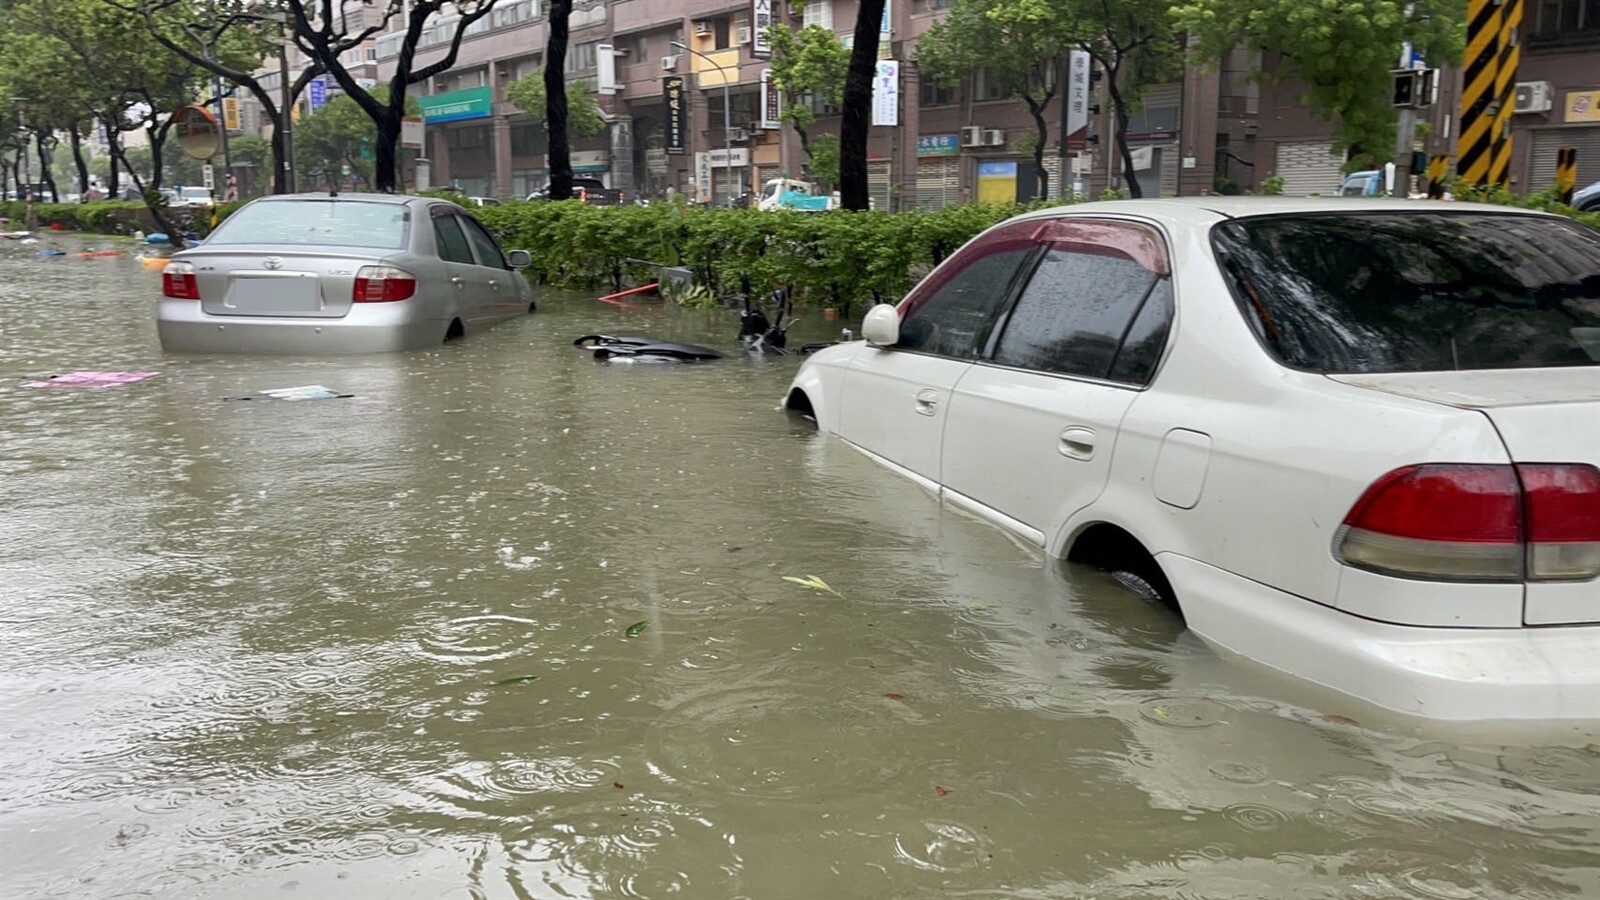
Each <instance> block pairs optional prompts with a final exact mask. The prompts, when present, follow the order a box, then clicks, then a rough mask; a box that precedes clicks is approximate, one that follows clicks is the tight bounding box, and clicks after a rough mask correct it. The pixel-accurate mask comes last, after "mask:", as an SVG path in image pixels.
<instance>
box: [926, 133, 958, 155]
mask: <svg viewBox="0 0 1600 900" xmlns="http://www.w3.org/2000/svg"><path fill="white" fill-rule="evenodd" d="M957 137H958V135H954V134H924V135H922V136H920V137H918V138H917V156H919V157H924V156H958V155H960V153H961V147H960V145H959V143H958V142H957Z"/></svg>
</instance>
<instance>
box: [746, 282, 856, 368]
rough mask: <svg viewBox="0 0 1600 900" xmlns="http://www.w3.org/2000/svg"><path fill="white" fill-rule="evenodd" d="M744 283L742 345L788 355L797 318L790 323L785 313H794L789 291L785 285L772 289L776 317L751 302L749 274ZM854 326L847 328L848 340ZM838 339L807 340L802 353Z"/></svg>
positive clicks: (846, 336) (843, 335)
mask: <svg viewBox="0 0 1600 900" xmlns="http://www.w3.org/2000/svg"><path fill="white" fill-rule="evenodd" d="M744 281H745V283H744V309H743V310H741V311H740V312H739V345H740V346H742V347H744V349H745V350H746V351H748V352H750V353H760V354H773V355H778V356H781V355H784V354H787V353H790V352H791V351H790V350H789V349H788V346H789V326H790V325H793V324H794V322H795V320H794V318H793V317H792V316H791V317H790V318H789V321H788V322H787V323H785V322H784V317H785V316H788V315H789V314H790V305H789V293H788V292H787V291H785V290H784V289H783V288H775V289H774V290H773V292H772V301H773V305H772V318H771V319H768V318H767V316H766V314H765V313H763V312H762V311H761V310H760V309H759V308H757V307H755V306H754V305H752V304H751V303H750V282H749V279H748V278H746V279H745V280H744ZM850 337H851V336H850V329H848V328H846V329H845V330H844V332H843V334H842V338H843V339H844V340H847V341H848V340H850ZM836 343H838V342H837V341H822V342H819V343H814V344H805V345H803V346H802V347H801V348H800V351H799V352H800V353H802V354H808V353H815V352H817V351H818V350H821V349H822V348H823V347H831V346H833V345H834V344H836Z"/></svg>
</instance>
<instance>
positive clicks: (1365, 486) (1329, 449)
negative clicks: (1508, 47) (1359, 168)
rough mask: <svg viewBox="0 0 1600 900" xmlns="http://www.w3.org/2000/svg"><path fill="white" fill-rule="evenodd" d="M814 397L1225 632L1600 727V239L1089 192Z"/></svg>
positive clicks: (1352, 207) (889, 461)
mask: <svg viewBox="0 0 1600 900" xmlns="http://www.w3.org/2000/svg"><path fill="white" fill-rule="evenodd" d="M862 333H863V336H864V337H865V339H866V340H865V341H857V342H854V343H850V344H844V345H841V346H837V347H832V348H829V349H826V350H823V351H821V352H819V353H817V354H815V355H813V356H811V357H810V358H809V359H808V360H807V361H806V363H805V365H804V366H802V368H801V369H800V371H799V373H798V374H797V376H796V377H795V380H794V383H793V385H792V386H791V387H790V390H789V393H788V396H787V398H786V405H787V406H788V407H789V408H791V409H796V410H799V411H801V412H803V413H806V414H808V415H810V416H812V417H814V418H815V420H816V422H817V425H818V427H819V428H820V429H821V430H823V431H824V432H827V433H831V434H836V435H838V436H839V437H841V438H843V439H844V440H845V441H848V442H849V443H850V444H852V445H854V446H856V447H857V448H859V449H860V450H862V451H864V452H865V453H867V454H868V455H869V456H871V457H872V458H874V459H876V460H878V461H879V462H881V463H883V464H884V465H885V466H887V467H889V468H890V469H892V470H894V471H896V472H898V473H900V474H902V475H904V476H906V477H908V478H910V479H912V480H914V481H916V482H917V483H919V484H921V485H923V486H924V487H926V488H927V489H928V490H930V491H932V492H934V493H935V494H936V495H937V496H939V497H941V498H942V499H943V500H944V501H945V502H947V503H949V504H950V505H951V506H954V507H957V508H960V509H963V510H966V511H968V512H971V513H973V514H976V515H978V516H980V517H982V518H984V519H986V520H988V521H990V522H992V523H994V524H995V525H998V526H1000V527H1002V528H1005V529H1007V530H1009V531H1011V532H1013V533H1015V534H1016V535H1018V536H1020V537H1021V538H1022V539H1024V540H1026V541H1028V542H1031V543H1033V544H1035V545H1038V546H1039V547H1041V548H1043V550H1044V551H1045V552H1047V553H1050V554H1052V555H1053V556H1057V557H1065V558H1067V559H1071V560H1077V561H1082V562H1085V563H1089V564H1093V565H1097V566H1100V567H1102V568H1105V569H1107V570H1109V571H1113V572H1116V573H1118V574H1119V576H1120V578H1121V580H1122V581H1123V582H1124V583H1125V584H1127V585H1129V586H1130V587H1132V588H1133V589H1134V590H1136V591H1137V592H1140V593H1144V594H1146V595H1147V596H1150V597H1154V598H1160V599H1162V600H1164V601H1166V602H1168V603H1170V604H1171V605H1173V606H1174V607H1176V608H1177V609H1178V611H1179V612H1180V613H1181V615H1182V616H1183V617H1184V619H1185V621H1186V622H1187V624H1188V626H1189V627H1190V628H1191V629H1192V630H1194V631H1195V632H1196V633H1197V634H1199V635H1200V636H1201V637H1203V638H1205V639H1206V640H1208V641H1210V642H1211V643H1212V644H1213V645H1216V646H1218V647H1221V648H1225V649H1227V650H1229V651H1233V652H1236V653H1238V654H1240V655H1243V656H1245V657H1249V658H1251V659H1254V660H1257V661H1259V662H1261V663H1265V664H1266V665H1269V666H1272V667H1275V668H1277V669H1280V670H1283V671H1285V672H1289V673H1291V674H1294V675H1297V676H1300V677H1302V678H1306V679H1310V680H1312V681H1315V682H1318V683H1320V684H1323V685H1326V686H1328V687H1331V688H1334V689H1336V690H1339V691H1343V692H1345V693H1348V694H1351V695H1354V696H1357V697H1361V698H1364V699H1366V700H1368V701H1371V702H1373V703H1376V704H1379V705H1382V706H1385V707H1388V708H1391V709H1396V710H1401V711H1405V712H1410V713H1415V714H1419V715H1423V716H1428V717H1433V718H1440V719H1502V718H1541V719H1544V718H1558V719H1560V718H1565V719H1600V580H1597V577H1600V469H1597V468H1596V463H1600V368H1597V365H1600V233H1596V232H1595V231H1593V230H1591V229H1588V228H1586V227H1584V226H1582V225H1578V224H1576V223H1574V222H1572V221H1570V220H1567V219H1564V218H1561V217H1557V216H1551V215H1544V214H1538V213H1530V212H1524V211H1520V210H1511V209H1507V208H1503V207H1493V206H1479V205H1470V204H1464V203H1427V202H1405V201H1395V200H1372V201H1367V200H1350V199H1342V200H1340V199H1328V200H1299V199H1295V200H1289V199H1278V198H1221V197H1213V198H1193V199H1190V200H1140V201H1132V202H1113V203H1093V204H1084V205H1079V206H1071V207H1063V208H1058V209H1052V210H1046V211H1041V212H1037V213H1032V214H1029V215H1026V216H1022V217H1019V218H1015V219H1011V220H1008V221H1006V222H1003V223H1001V224H999V225H996V226H995V227H993V228H991V229H989V230H988V231H986V232H985V233H983V234H982V235H980V236H978V237H977V238H974V239H973V240H972V241H971V242H969V243H968V244H967V245H966V246H964V247H963V248H962V249H961V250H960V251H959V252H957V253H956V254H955V255H953V256H952V257H951V258H949V259H947V260H946V261H945V262H944V263H943V264H942V265H940V266H939V267H938V268H937V269H935V270H934V271H933V272H932V273H931V274H929V276H928V277H927V278H926V279H924V280H923V281H922V283H921V284H919V285H918V286H917V287H916V288H915V289H914V290H913V291H912V292H911V293H910V294H909V295H908V296H907V297H906V298H905V300H903V301H902V302H901V303H900V304H899V306H898V308H896V307H893V306H888V305H882V306H878V307H875V308H874V309H873V310H871V311H870V312H869V313H868V315H867V318H866V321H865V322H864V323H863V328H862Z"/></svg>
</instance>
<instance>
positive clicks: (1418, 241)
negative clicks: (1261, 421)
mask: <svg viewBox="0 0 1600 900" xmlns="http://www.w3.org/2000/svg"><path fill="white" fill-rule="evenodd" d="M1211 241H1212V246H1213V247H1214V248H1215V249H1216V252H1217V258H1218V261H1219V262H1220V263H1221V264H1222V269H1223V273H1224V275H1225V276H1226V278H1227V279H1228V282H1229V286H1230V287H1231V288H1232V289H1233V295H1234V299H1235V300H1236V301H1237V302H1238V304H1239V309H1240V312H1241V313H1242V314H1243V315H1244V317H1245V319H1246V320H1247V321H1248V322H1249V323H1250V325H1251V327H1252V328H1253V329H1254V331H1255V333H1256V336H1257V337H1258V338H1259V339H1260V340H1261V342H1262V343H1263V344H1264V345H1265V346H1266V347H1267V349H1268V350H1269V351H1270V352H1271V353H1272V354H1273V355H1274V356H1276V357H1277V358H1278V359H1279V360H1280V361H1282V362H1283V363H1285V364H1286V365H1289V366H1293V367H1295V368H1298V369H1304V370H1308V371H1312V372H1322V373H1368V372H1444V371H1454V370H1458V369H1523V368H1541V367H1547V366H1594V365H1600V234H1597V233H1596V232H1594V231H1593V230H1591V229H1588V228H1586V227H1585V226H1582V225H1579V224H1577V223H1575V222H1571V221H1567V220H1563V219H1546V218H1542V217H1534V216H1522V215H1505V214H1491V213H1426V214H1420V213H1409V214H1407V213H1366V214H1359V213H1337V214H1329V215H1315V216H1313V215H1299V216H1270V217H1267V216H1263V217H1254V218H1244V219H1234V220H1232V221H1229V222H1226V223H1224V224H1222V225H1218V226H1217V227H1216V228H1214V229H1213V230H1212V237H1211Z"/></svg>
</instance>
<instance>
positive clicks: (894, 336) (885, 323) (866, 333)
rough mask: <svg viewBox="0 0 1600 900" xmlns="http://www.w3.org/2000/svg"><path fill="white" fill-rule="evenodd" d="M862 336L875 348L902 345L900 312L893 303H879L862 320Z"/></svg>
mask: <svg viewBox="0 0 1600 900" xmlns="http://www.w3.org/2000/svg"><path fill="white" fill-rule="evenodd" d="M861 336H862V337H864V338H866V339H867V343H868V344H871V345H872V346H874V347H893V346H894V345H895V344H898V343H900V311H899V310H898V309H896V308H895V307H894V304H892V303H879V304H878V305H877V306H874V307H873V308H871V309H869V310H867V315H866V317H865V318H864V319H862V320H861Z"/></svg>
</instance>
